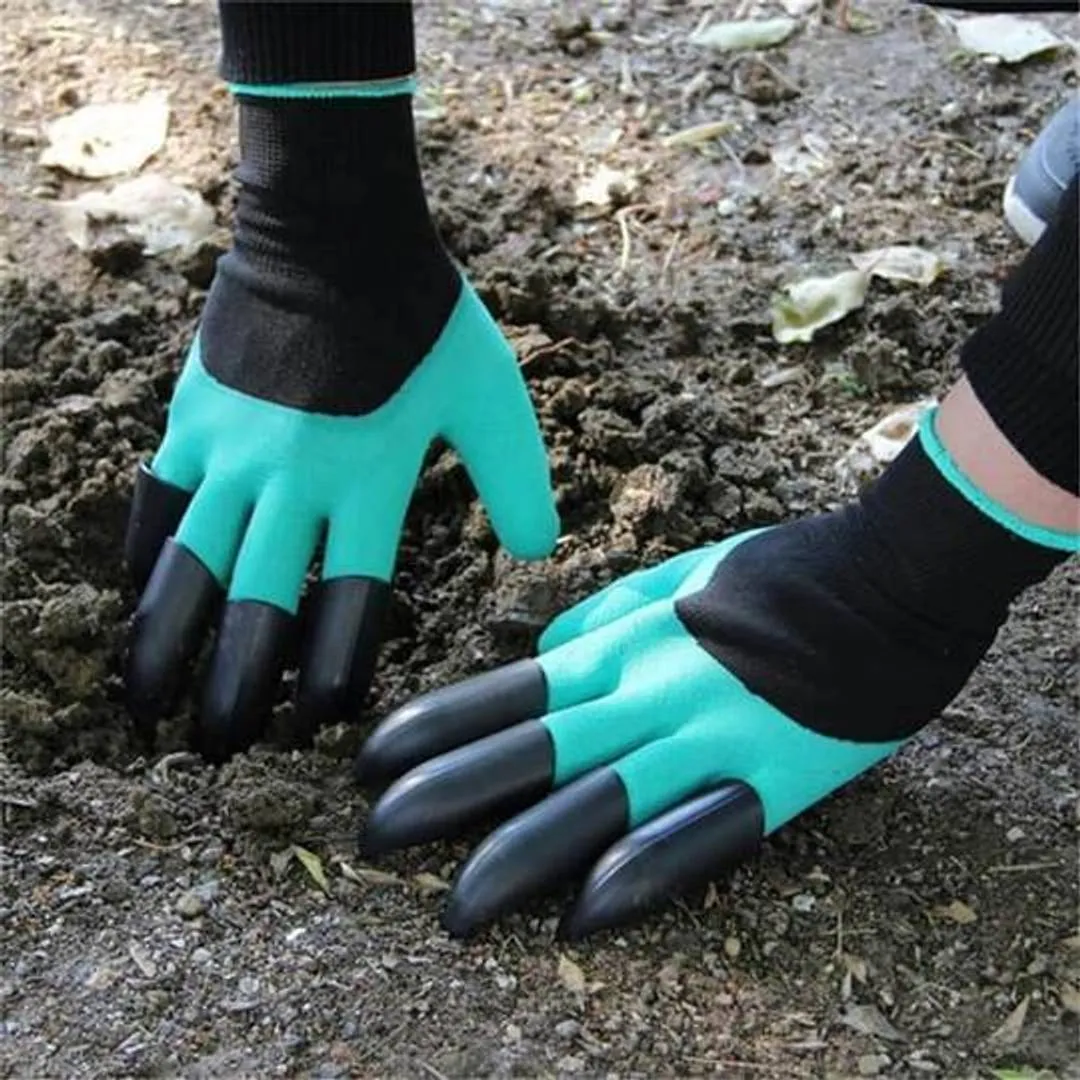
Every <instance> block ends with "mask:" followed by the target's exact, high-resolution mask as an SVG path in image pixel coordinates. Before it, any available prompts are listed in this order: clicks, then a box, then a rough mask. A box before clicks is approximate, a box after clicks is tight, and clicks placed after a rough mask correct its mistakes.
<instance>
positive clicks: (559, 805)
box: [442, 766, 629, 937]
mask: <svg viewBox="0 0 1080 1080" xmlns="http://www.w3.org/2000/svg"><path fill="white" fill-rule="evenodd" d="M628 819H629V803H628V801H627V798H626V788H625V787H624V786H623V782H622V780H621V779H620V777H619V774H618V773H616V772H615V770H614V769H611V768H608V767H606V766H605V767H604V768H600V769H597V770H595V771H594V772H591V773H588V774H587V775H586V776H583V777H581V778H580V779H579V780H575V781H574V782H573V783H572V784H569V785H568V786H567V787H565V788H561V789H560V790H559V791H556V792H555V793H554V794H552V795H549V796H548V797H547V798H546V799H544V801H543V802H541V803H539V804H538V805H537V806H534V807H532V808H531V809H529V810H526V811H525V812H524V813H523V814H519V815H518V816H517V817H516V818H513V819H512V820H511V821H508V822H507V823H506V824H505V825H502V826H500V827H499V828H498V829H496V830H495V832H493V833H492V834H491V835H490V836H489V837H488V838H487V839H486V840H485V841H484V842H483V843H482V844H481V845H480V846H479V847H478V848H477V849H476V851H475V852H474V853H473V855H472V856H471V857H470V859H469V861H468V862H467V863H466V864H465V865H464V866H463V867H462V869H461V871H460V873H459V874H458V876H457V880H456V881H455V882H454V886H453V889H452V890H451V892H450V898H449V900H448V902H447V904H446V907H445V909H444V910H443V915H442V924H443V927H444V928H445V929H446V930H447V932H448V933H449V934H450V935H451V936H452V937H466V936H467V935H469V934H471V933H473V932H474V931H475V930H477V929H479V928H480V927H481V926H482V925H484V924H485V923H488V922H491V921H492V920H493V919H497V918H498V917H499V916H500V915H503V914H505V913H506V912H508V911H510V910H511V909H513V908H514V907H516V906H517V905H518V904H519V903H521V901H523V900H526V899H528V898H530V897H533V896H535V895H537V894H539V893H541V892H545V891H547V890H548V889H550V888H552V887H555V886H557V885H559V884H561V883H563V882H564V881H567V880H569V879H571V878H573V877H575V876H577V875H578V874H580V873H582V872H583V871H584V870H585V869H586V867H587V866H588V865H589V863H591V862H592V861H593V859H595V858H596V857H597V855H599V854H600V852H602V851H603V850H604V849H605V848H606V847H607V846H608V845H609V844H611V843H612V842H613V841H614V840H615V838H616V837H618V836H621V835H622V834H623V833H624V832H625V831H626V828H627V821H628Z"/></svg>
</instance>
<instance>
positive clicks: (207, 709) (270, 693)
mask: <svg viewBox="0 0 1080 1080" xmlns="http://www.w3.org/2000/svg"><path fill="white" fill-rule="evenodd" d="M292 625H293V616H292V615H290V614H289V613H288V612H287V611H283V610H282V609H281V608H278V607H274V606H273V605H272V604H263V603H260V602H258V601H255V600H241V601H236V602H234V603H229V604H227V605H226V606H225V614H224V616H223V617H222V620H221V629H220V630H219V631H218V636H217V641H216V643H215V645H214V654H213V659H212V660H211V661H210V670H209V672H208V673H207V676H206V681H205V683H204V685H203V698H202V708H201V710H200V713H199V749H200V751H201V752H202V754H203V756H204V757H206V758H207V759H208V760H210V761H224V760H226V759H227V758H229V757H230V756H231V755H232V754H235V753H238V752H240V751H241V750H246V749H247V748H248V747H249V746H251V744H252V743H254V742H255V740H256V739H258V738H259V736H260V735H261V734H262V733H263V731H264V730H265V729H266V725H267V723H268V722H269V720H270V712H271V709H272V708H273V705H274V698H275V695H276V692H277V689H278V684H279V683H280V680H281V670H282V667H283V665H284V662H285V654H286V651H287V649H288V644H289V635H290V632H291V630H292Z"/></svg>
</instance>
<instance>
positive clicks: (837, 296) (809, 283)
mask: <svg viewBox="0 0 1080 1080" xmlns="http://www.w3.org/2000/svg"><path fill="white" fill-rule="evenodd" d="M869 280H870V279H869V277H868V276H867V275H866V274H864V273H863V272H862V271H861V270H843V271H841V272H840V273H839V274H834V275H833V276H832V277H827V278H824V277H812V278H806V279H804V280H803V281H799V282H796V283H795V284H794V285H789V286H787V288H786V289H784V290H783V291H782V292H781V293H780V294H779V295H778V296H777V297H776V298H775V299H774V300H773V306H772V317H773V337H774V338H775V339H776V340H777V341H779V342H780V344H781V345H788V344H790V343H791V342H793V341H810V340H812V339H813V337H814V334H815V333H817V331H818V330H820V329H821V328H822V327H823V326H828V325H829V324H830V323H834V322H839V321H840V320H841V319H842V318H843V317H844V316H845V315H847V314H849V313H850V312H852V311H855V310H857V309H858V308H861V307H862V306H863V302H864V301H865V300H866V286H867V283H868V282H869Z"/></svg>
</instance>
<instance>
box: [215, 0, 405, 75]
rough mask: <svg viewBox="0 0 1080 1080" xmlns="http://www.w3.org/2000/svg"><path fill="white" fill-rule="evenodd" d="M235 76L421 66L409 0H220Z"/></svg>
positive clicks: (225, 55)
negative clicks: (291, 0)
mask: <svg viewBox="0 0 1080 1080" xmlns="http://www.w3.org/2000/svg"><path fill="white" fill-rule="evenodd" d="M218 6H219V11H220V16H221V42H222V54H221V69H220V70H221V75H222V77H223V78H224V79H226V80H227V81H228V82H231V83H249V84H275V83H295V82H366V81H369V80H374V79H393V78H400V77H401V76H405V75H409V74H411V73H412V72H413V71H414V69H415V67H416V47H415V41H414V37H413V6H412V2H411V0H386V2H375V0H370V2H369V0H357V2H355V3H354V2H350V0H342V2H339V3H332V2H331V3H316V2H310V3H309V2H304V0H301V2H290V0H281V2H263V0H220V2H219V5H218Z"/></svg>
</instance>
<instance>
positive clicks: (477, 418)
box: [442, 286, 559, 559]
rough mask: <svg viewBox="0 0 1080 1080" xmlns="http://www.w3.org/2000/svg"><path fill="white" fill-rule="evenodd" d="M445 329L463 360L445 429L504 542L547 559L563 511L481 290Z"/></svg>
mask: <svg viewBox="0 0 1080 1080" xmlns="http://www.w3.org/2000/svg"><path fill="white" fill-rule="evenodd" d="M466 288H469V287H468V286H466ZM463 299H464V298H463ZM445 336H446V338H447V342H448V345H450V346H452V347H453V349H454V351H455V354H456V355H458V356H460V357H462V363H461V364H460V365H459V366H458V367H457V368H455V371H454V379H455V386H454V394H453V397H452V402H453V405H452V411H451V413H450V416H449V419H448V422H447V423H446V425H445V429H444V430H443V432H442V435H443V436H444V437H445V438H446V440H447V441H448V442H449V443H450V444H451V445H452V446H453V447H454V448H455V449H456V450H457V452H458V453H459V454H460V455H461V459H462V461H463V462H464V463H465V468H466V469H467V470H468V472H469V475H470V477H471V478H472V481H473V484H474V485H475V487H476V490H477V492H478V493H479V495H480V499H481V501H482V502H483V503H484V505H485V507H486V508H487V511H488V514H489V515H490V517H491V523H492V525H493V526H494V529H495V532H496V534H497V535H498V537H499V540H500V541H501V543H502V544H503V545H504V546H505V547H506V549H507V550H508V551H509V552H510V553H511V554H513V555H515V556H516V557H517V558H520V559H542V558H544V557H545V556H547V555H549V554H551V552H552V550H553V549H554V547H555V541H556V540H557V539H558V535H559V516H558V513H557V512H556V509H555V496H554V493H553V492H552V488H551V473H550V470H549V468H548V459H547V451H546V449H545V447H544V441H543V438H542V436H541V434H540V426H539V424H538V423H537V420H536V414H535V412H534V411H533V405H532V401H531V400H530V398H529V391H528V389H527V387H526V385H525V380H524V379H523V378H522V375H521V370H520V367H519V365H518V361H517V357H516V356H515V355H514V351H513V350H512V349H511V348H510V346H509V345H508V344H507V343H506V340H505V339H504V338H503V336H502V333H501V332H500V331H499V329H498V327H497V326H496V325H495V322H494V320H493V319H492V318H491V316H490V315H489V314H488V312H487V309H486V308H485V307H484V306H483V304H482V303H481V302H480V300H479V299H478V298H476V297H475V296H473V297H472V300H471V302H468V303H463V304H462V305H459V310H458V311H457V312H456V313H455V315H454V318H453V319H452V320H451V322H450V323H449V324H448V326H447V329H446V331H445Z"/></svg>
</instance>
